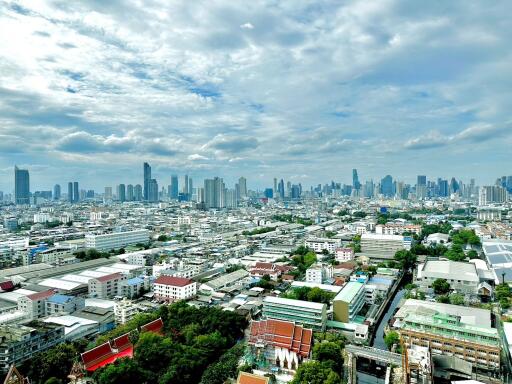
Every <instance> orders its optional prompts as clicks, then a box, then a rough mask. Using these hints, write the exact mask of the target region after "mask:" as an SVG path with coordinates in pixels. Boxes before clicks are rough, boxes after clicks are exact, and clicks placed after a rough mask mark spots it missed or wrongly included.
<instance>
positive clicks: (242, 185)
mask: <svg viewBox="0 0 512 384" xmlns="http://www.w3.org/2000/svg"><path fill="white" fill-rule="evenodd" d="M238 189H239V196H240V197H241V198H244V197H247V179H246V178H245V177H243V176H242V177H240V178H239V179H238Z"/></svg>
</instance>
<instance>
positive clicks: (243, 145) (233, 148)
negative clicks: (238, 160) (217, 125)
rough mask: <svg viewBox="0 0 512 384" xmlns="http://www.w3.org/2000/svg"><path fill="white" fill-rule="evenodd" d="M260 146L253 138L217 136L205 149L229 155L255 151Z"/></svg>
mask: <svg viewBox="0 0 512 384" xmlns="http://www.w3.org/2000/svg"><path fill="white" fill-rule="evenodd" d="M258 145H259V143H258V140H257V139H256V138H255V137H251V136H228V135H223V134H220V135H217V136H215V137H214V138H213V139H212V140H210V141H209V142H208V143H207V144H205V145H204V147H203V148H204V149H215V150H219V151H222V152H228V153H240V152H245V151H247V150H251V149H255V148H257V147H258Z"/></svg>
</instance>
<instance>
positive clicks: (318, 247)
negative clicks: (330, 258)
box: [305, 238, 341, 254]
mask: <svg viewBox="0 0 512 384" xmlns="http://www.w3.org/2000/svg"><path fill="white" fill-rule="evenodd" d="M305 245H306V247H308V248H310V249H312V250H313V251H315V252H316V253H322V251H323V250H326V251H328V252H329V253H332V254H333V253H334V252H335V251H336V249H337V248H339V247H340V246H341V240H339V239H327V238H309V239H306V244H305Z"/></svg>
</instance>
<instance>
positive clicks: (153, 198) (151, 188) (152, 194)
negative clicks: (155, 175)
mask: <svg viewBox="0 0 512 384" xmlns="http://www.w3.org/2000/svg"><path fill="white" fill-rule="evenodd" d="M158 200H159V199H158V182H157V181H156V179H151V180H149V185H148V201H150V202H152V203H155V202H157V201H158Z"/></svg>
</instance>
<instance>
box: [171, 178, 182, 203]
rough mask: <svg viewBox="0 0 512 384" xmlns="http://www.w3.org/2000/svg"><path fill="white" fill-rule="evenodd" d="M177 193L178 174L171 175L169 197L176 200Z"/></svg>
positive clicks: (178, 191)
mask: <svg viewBox="0 0 512 384" xmlns="http://www.w3.org/2000/svg"><path fill="white" fill-rule="evenodd" d="M179 193H180V190H179V184H178V176H177V175H172V176H171V193H170V197H171V199H173V200H178V195H179Z"/></svg>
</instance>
